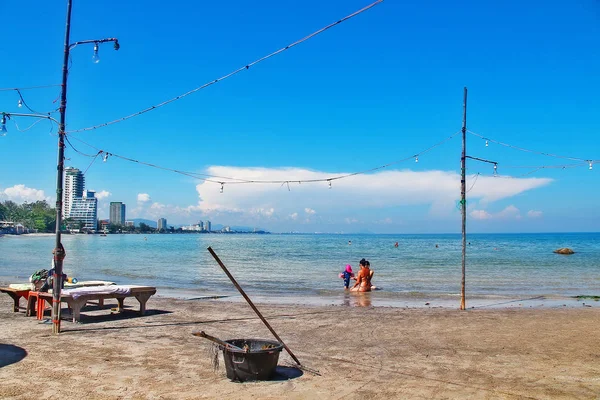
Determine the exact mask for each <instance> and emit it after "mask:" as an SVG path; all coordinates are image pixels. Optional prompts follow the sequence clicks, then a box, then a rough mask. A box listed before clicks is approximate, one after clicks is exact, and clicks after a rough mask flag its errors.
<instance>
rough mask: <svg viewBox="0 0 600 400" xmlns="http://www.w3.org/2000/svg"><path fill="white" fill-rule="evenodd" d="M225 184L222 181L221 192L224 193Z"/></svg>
mask: <svg viewBox="0 0 600 400" xmlns="http://www.w3.org/2000/svg"><path fill="white" fill-rule="evenodd" d="M224 186H225V184H224V183H221V190H220V192H221V193H223V187H224Z"/></svg>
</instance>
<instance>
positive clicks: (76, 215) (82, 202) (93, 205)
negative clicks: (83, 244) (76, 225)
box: [69, 190, 98, 232]
mask: <svg viewBox="0 0 600 400" xmlns="http://www.w3.org/2000/svg"><path fill="white" fill-rule="evenodd" d="M69 216H70V218H71V219H73V220H74V221H79V222H81V229H82V230H84V231H92V232H93V231H95V230H96V225H97V224H98V199H97V198H96V192H94V191H93V190H86V191H84V192H83V196H82V197H75V198H74V199H73V202H72V204H71V211H70V214H69Z"/></svg>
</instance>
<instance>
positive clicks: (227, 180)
mask: <svg viewBox="0 0 600 400" xmlns="http://www.w3.org/2000/svg"><path fill="white" fill-rule="evenodd" d="M459 133H460V131H459V132H455V133H454V134H452V135H450V136H448V137H447V138H445V139H443V140H441V141H440V142H438V143H435V144H434V145H432V146H430V147H428V148H426V149H424V150H423V151H421V152H419V153H416V154H413V155H411V156H408V157H405V158H402V159H400V160H396V161H392V162H390V163H387V164H384V165H380V166H377V167H374V168H369V169H365V170H362V171H357V172H352V173H348V174H343V175H337V176H333V177H329V178H315V179H296V178H294V179H282V180H250V179H241V178H231V177H223V176H215V175H208V174H200V173H195V172H188V171H181V170H177V169H173V168H168V167H162V166H160V165H157V164H153V163H148V162H144V161H139V160H136V159H133V158H129V157H125V156H121V155H119V154H115V153H113V152H108V151H105V150H102V149H100V148H98V147H96V146H93V145H91V144H89V143H87V142H84V141H83V140H81V139H79V138H77V137H73V136H72V137H71V138H72V139H75V140H77V141H79V142H81V143H83V144H85V145H87V146H89V147H91V148H93V149H95V150H96V151H97V152H98V153H97V154H86V153H83V152H81V151H79V150H77V149H76V148H75V147H74V146H73V144H72V143H71V142H70V140H68V136H67V143H68V144H69V146H71V148H72V149H73V150H74V151H75V152H77V153H78V154H80V155H83V156H86V157H97V156H98V155H100V154H103V159H104V162H106V161H107V160H108V158H109V157H117V158H120V159H122V160H125V161H130V162H133V163H137V164H141V165H146V166H149V167H152V168H157V169H161V170H164V171H170V172H175V173H177V174H181V175H185V176H189V177H192V178H195V179H198V180H201V181H204V182H210V183H215V184H219V185H221V192H223V188H224V186H225V184H228V185H232V184H249V183H252V184H280V185H281V186H283V185H287V188H288V190H290V186H289V184H290V183H298V184H302V183H317V182H326V183H328V185H329V188H330V189H331V187H332V182H333V181H335V180H340V179H345V178H349V177H352V176H356V175H364V174H367V173H369V172H374V171H378V170H381V169H384V168H388V167H390V166H392V165H395V164H399V163H402V162H405V161H408V160H413V159H414V160H415V162H418V158H419V156H422V155H423V154H426V153H428V152H430V151H432V150H433V149H435V148H436V147H438V146H441V145H442V144H444V143H446V142H448V141H449V140H450V139H452V138H454V137H455V136H456V135H458V134H459Z"/></svg>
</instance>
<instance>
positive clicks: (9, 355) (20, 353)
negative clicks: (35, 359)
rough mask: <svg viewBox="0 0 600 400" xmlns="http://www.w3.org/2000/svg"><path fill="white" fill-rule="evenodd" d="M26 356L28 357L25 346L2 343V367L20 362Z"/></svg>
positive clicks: (0, 354) (0, 349) (0, 346)
mask: <svg viewBox="0 0 600 400" xmlns="http://www.w3.org/2000/svg"><path fill="white" fill-rule="evenodd" d="M25 357H27V351H25V349H24V348H22V347H18V346H14V345H12V344H4V343H0V368H2V367H6V366H7V365H10V364H14V363H16V362H19V361H21V360H22V359H24V358H25Z"/></svg>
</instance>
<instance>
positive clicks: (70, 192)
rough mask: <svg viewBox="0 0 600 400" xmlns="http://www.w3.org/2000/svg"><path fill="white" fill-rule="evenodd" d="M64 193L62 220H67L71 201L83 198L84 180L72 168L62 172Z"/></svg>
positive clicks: (78, 171)
mask: <svg viewBox="0 0 600 400" xmlns="http://www.w3.org/2000/svg"><path fill="white" fill-rule="evenodd" d="M63 180H64V191H63V207H62V215H63V218H69V217H70V215H71V207H73V199H75V198H76V197H83V187H84V185H85V178H84V177H83V174H82V173H81V171H80V170H78V169H77V168H73V167H67V168H65V172H64V177H63Z"/></svg>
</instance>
